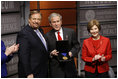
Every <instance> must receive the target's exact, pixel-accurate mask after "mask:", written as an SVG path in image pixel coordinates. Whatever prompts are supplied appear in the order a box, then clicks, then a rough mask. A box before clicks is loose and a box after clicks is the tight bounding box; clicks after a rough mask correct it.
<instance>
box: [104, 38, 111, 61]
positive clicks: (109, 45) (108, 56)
mask: <svg viewBox="0 0 118 79" xmlns="http://www.w3.org/2000/svg"><path fill="white" fill-rule="evenodd" d="M106 48H107V55H105V61H109V60H110V59H111V58H112V49H111V43H110V40H108V44H107V47H106Z"/></svg>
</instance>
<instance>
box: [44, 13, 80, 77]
mask: <svg viewBox="0 0 118 79" xmlns="http://www.w3.org/2000/svg"><path fill="white" fill-rule="evenodd" d="M48 19H49V22H50V26H52V27H53V29H52V30H51V31H50V32H48V33H47V34H46V36H47V42H48V48H49V52H50V55H51V58H50V67H49V72H50V77H53V78H59V77H61V78H70V77H71V78H72V77H77V71H76V68H75V63H74V56H77V55H78V52H79V50H80V45H79V42H78V41H77V38H76V35H75V32H74V30H73V29H69V28H64V27H62V16H61V15H60V14H58V13H52V14H51V15H50V16H49V17H48ZM58 32H60V34H59V33H58ZM58 40H68V41H69V46H68V47H69V52H68V54H69V56H70V57H71V59H72V60H71V61H67V62H60V61H58V58H57V57H58V55H59V52H58V51H57V49H56V41H58Z"/></svg>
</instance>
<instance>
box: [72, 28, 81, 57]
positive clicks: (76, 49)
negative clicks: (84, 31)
mask: <svg viewBox="0 0 118 79" xmlns="http://www.w3.org/2000/svg"><path fill="white" fill-rule="evenodd" d="M71 45H72V49H71V52H72V54H73V56H77V54H78V53H79V51H80V43H79V42H78V41H77V38H76V34H75V32H74V30H73V31H72V44H71Z"/></svg>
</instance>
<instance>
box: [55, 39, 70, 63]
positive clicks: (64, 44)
mask: <svg viewBox="0 0 118 79" xmlns="http://www.w3.org/2000/svg"><path fill="white" fill-rule="evenodd" d="M56 49H57V51H59V54H58V59H59V61H62V62H63V61H70V56H69V55H68V52H69V43H68V41H67V40H62V41H56Z"/></svg>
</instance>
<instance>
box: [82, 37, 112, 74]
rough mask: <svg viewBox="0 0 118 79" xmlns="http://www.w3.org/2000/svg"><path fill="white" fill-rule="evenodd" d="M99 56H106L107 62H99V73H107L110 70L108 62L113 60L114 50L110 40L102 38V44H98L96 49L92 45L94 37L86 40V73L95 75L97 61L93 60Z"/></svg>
mask: <svg viewBox="0 0 118 79" xmlns="http://www.w3.org/2000/svg"><path fill="white" fill-rule="evenodd" d="M97 54H100V55H102V54H104V56H105V62H102V61H101V60H98V65H97V70H98V72H99V73H104V72H107V71H108V70H109V65H108V61H109V60H110V59H111V58H112V49H111V43H110V40H109V38H106V37H103V36H100V44H98V46H97V48H96V49H95V48H94V45H93V43H92V37H90V38H88V39H85V40H84V42H83V46H82V59H83V60H84V61H85V62H86V64H85V67H84V69H85V71H88V72H91V73H95V69H96V63H97V61H95V62H92V59H93V57H94V56H95V55H97Z"/></svg>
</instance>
